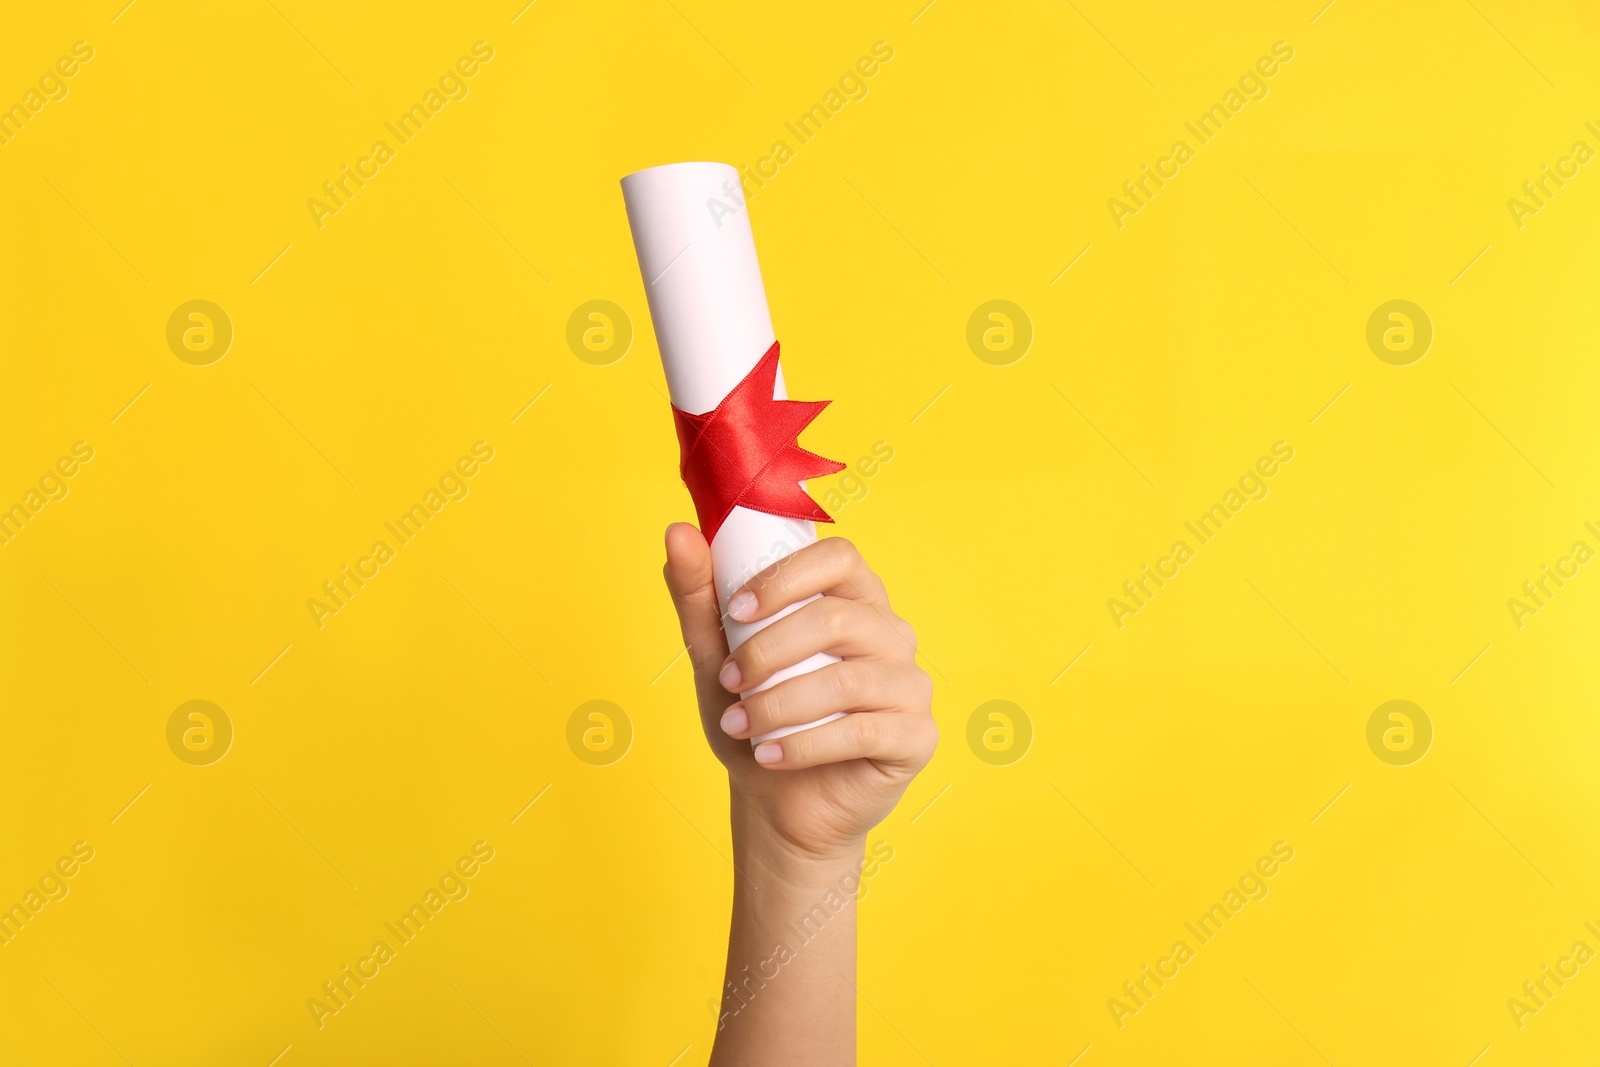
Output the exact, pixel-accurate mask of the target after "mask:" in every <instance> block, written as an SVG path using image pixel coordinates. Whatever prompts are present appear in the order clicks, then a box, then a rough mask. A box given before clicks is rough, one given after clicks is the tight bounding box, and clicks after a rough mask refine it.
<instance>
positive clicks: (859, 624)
mask: <svg viewBox="0 0 1600 1067" xmlns="http://www.w3.org/2000/svg"><path fill="white" fill-rule="evenodd" d="M914 651H915V650H914V647H913V646H912V645H909V644H908V643H907V642H906V640H905V637H904V635H903V634H901V633H900V631H899V630H898V629H897V628H896V626H895V623H894V620H893V617H892V616H890V615H888V614H887V612H886V611H885V610H883V609H880V608H878V607H875V606H873V605H871V604H868V603H865V602H863V601H859V600H843V599H840V598H839V597H833V596H825V597H822V598H821V599H820V600H813V601H812V602H811V603H809V604H807V605H806V606H805V607H803V608H801V609H800V610H799V611H796V612H793V613H792V614H789V615H785V616H784V617H783V618H781V619H779V620H777V621H776V622H774V623H773V624H772V625H770V626H768V627H766V628H765V629H764V630H761V631H760V632H758V633H755V634H752V635H751V636H750V638H749V639H748V640H746V641H745V643H744V644H742V645H740V646H739V648H738V649H737V650H736V651H735V652H734V653H733V654H732V655H731V656H729V657H728V658H727V661H726V662H725V663H724V664H723V666H722V670H721V673H720V675H719V680H720V681H721V683H722V687H723V688H724V689H726V690H728V691H729V692H732V693H742V692H748V691H749V690H751V689H754V688H755V687H756V686H758V685H760V684H761V683H762V682H765V681H766V680H767V679H768V678H770V677H771V676H772V675H773V674H775V673H776V672H778V671H780V670H782V669H783V668H785V667H791V666H793V665H794V664H796V663H799V662H800V661H801V660H803V659H805V658H806V657H807V656H812V655H815V654H816V653H818V652H831V653H832V654H833V655H835V656H839V657H842V658H851V657H856V658H862V659H883V660H887V659H907V660H909V659H910V657H911V656H912V655H913V653H914Z"/></svg>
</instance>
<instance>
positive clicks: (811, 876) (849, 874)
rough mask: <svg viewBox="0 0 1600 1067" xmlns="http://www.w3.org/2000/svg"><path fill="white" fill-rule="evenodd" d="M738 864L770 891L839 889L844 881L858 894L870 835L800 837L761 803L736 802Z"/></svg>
mask: <svg viewBox="0 0 1600 1067" xmlns="http://www.w3.org/2000/svg"><path fill="white" fill-rule="evenodd" d="M730 817H731V822H732V831H733V860H734V864H735V865H736V866H737V867H738V868H739V870H740V872H741V873H742V874H743V875H744V879H740V881H744V880H745V879H748V880H749V881H750V882H753V883H754V884H755V885H757V886H761V887H763V888H764V889H765V888H767V887H771V888H774V889H779V890H782V889H785V888H791V889H796V890H805V891H811V890H826V889H837V888H839V886H840V883H841V882H844V883H845V884H846V886H847V889H846V891H847V892H849V893H850V895H852V896H853V895H854V884H855V880H856V879H858V878H859V877H860V874H861V867H862V863H863V861H864V859H865V855H866V835H865V834H862V835H859V836H850V837H846V838H841V839H837V840H827V841H797V840H795V839H794V837H793V835H791V834H789V833H786V832H785V831H784V830H783V828H782V826H781V825H780V823H779V822H778V820H776V819H774V818H772V817H771V816H770V814H769V813H768V812H766V811H764V810H763V809H762V805H761V804H760V803H759V802H755V803H750V802H741V800H740V799H739V797H738V796H737V794H736V795H735V796H734V798H733V803H732V804H731V805H730Z"/></svg>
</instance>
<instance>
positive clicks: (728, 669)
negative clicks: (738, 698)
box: [717, 656, 739, 693]
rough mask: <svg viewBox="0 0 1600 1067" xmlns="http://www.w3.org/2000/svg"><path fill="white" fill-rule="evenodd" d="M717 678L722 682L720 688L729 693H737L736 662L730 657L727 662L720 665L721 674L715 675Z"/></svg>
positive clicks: (737, 667) (737, 674)
mask: <svg viewBox="0 0 1600 1067" xmlns="http://www.w3.org/2000/svg"><path fill="white" fill-rule="evenodd" d="M717 678H718V680H719V681H721V682H722V688H724V689H726V690H727V691H728V692H730V693H737V692H738V691H739V663H738V661H737V660H735V659H733V658H732V657H731V656H730V657H729V658H728V662H727V663H724V664H723V665H722V673H721V674H719V675H717Z"/></svg>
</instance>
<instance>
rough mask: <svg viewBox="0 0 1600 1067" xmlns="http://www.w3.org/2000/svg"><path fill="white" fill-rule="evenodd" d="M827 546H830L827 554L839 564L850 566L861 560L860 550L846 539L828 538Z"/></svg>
mask: <svg viewBox="0 0 1600 1067" xmlns="http://www.w3.org/2000/svg"><path fill="white" fill-rule="evenodd" d="M828 544H829V545H831V546H832V547H831V548H830V549H829V552H830V553H831V554H832V555H833V558H834V559H835V560H837V561H838V562H840V563H844V564H850V563H854V562H855V561H856V560H858V559H860V558H861V550H860V549H858V548H857V547H856V545H855V542H854V541H852V540H850V539H849V538H848V537H830V538H828Z"/></svg>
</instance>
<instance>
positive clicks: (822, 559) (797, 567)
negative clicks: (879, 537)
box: [728, 537, 889, 622]
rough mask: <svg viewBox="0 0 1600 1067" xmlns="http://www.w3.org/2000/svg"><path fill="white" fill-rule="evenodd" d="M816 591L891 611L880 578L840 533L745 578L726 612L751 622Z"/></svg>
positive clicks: (812, 594)
mask: <svg viewBox="0 0 1600 1067" xmlns="http://www.w3.org/2000/svg"><path fill="white" fill-rule="evenodd" d="M817 593H824V594H826V595H828V596H834V597H841V598H843V599H846V600H864V601H867V602H868V603H872V604H876V605H878V606H879V607H880V608H882V609H883V610H885V611H888V610H889V594H888V592H887V591H886V590H885V589H884V587H883V582H882V581H880V580H879V579H878V576H877V575H876V574H874V573H872V570H871V569H870V568H869V567H868V566H867V563H866V561H865V560H864V559H862V558H861V553H860V552H858V551H856V546H855V545H853V544H851V543H850V542H849V541H846V540H845V539H844V538H842V537H829V538H826V539H824V540H822V541H818V542H817V543H816V544H814V545H807V546H806V547H805V548H802V549H801V550H800V551H798V552H796V553H794V554H793V555H790V556H785V557H784V558H783V559H781V560H779V561H778V562H777V563H775V564H774V565H773V566H771V567H769V568H768V569H767V570H765V571H763V572H761V573H760V574H758V575H756V576H755V577H754V578H752V579H750V581H748V582H746V583H745V585H744V588H743V589H740V590H739V591H738V592H736V593H734V594H733V596H732V597H731V598H730V599H729V600H728V615H729V616H730V617H731V618H733V619H734V620H735V621H737V622H753V621H754V620H756V619H764V618H766V617H767V616H768V615H771V614H772V613H773V612H775V611H778V610H780V609H782V608H785V607H788V606H789V605H790V604H794V603H796V602H798V601H801V600H804V599H806V598H807V597H809V596H815V595H816V594H817Z"/></svg>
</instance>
